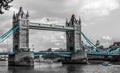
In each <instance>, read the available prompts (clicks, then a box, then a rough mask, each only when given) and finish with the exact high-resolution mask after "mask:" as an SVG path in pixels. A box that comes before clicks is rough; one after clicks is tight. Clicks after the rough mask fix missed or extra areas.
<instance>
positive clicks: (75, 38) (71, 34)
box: [66, 14, 82, 52]
mask: <svg viewBox="0 0 120 73" xmlns="http://www.w3.org/2000/svg"><path fill="white" fill-rule="evenodd" d="M66 26H69V27H74V30H73V31H72V30H71V31H67V32H66V38H67V50H68V51H71V52H76V51H82V48H81V35H80V34H81V20H80V18H79V20H77V19H76V18H75V15H74V14H73V15H72V17H71V19H70V21H69V22H68V21H66Z"/></svg>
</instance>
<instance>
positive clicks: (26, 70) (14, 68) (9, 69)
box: [8, 66, 34, 73]
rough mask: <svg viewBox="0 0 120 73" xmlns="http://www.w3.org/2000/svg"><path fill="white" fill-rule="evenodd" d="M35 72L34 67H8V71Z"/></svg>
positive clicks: (19, 72)
mask: <svg viewBox="0 0 120 73" xmlns="http://www.w3.org/2000/svg"><path fill="white" fill-rule="evenodd" d="M25 72H26V73H27V72H28V73H34V68H33V67H14V66H9V67H8V73H25Z"/></svg>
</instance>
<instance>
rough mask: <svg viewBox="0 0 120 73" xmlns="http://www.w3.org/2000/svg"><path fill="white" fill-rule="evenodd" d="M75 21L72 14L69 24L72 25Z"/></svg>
mask: <svg viewBox="0 0 120 73" xmlns="http://www.w3.org/2000/svg"><path fill="white" fill-rule="evenodd" d="M76 21H77V20H76V18H75V15H74V14H72V16H71V19H70V24H71V25H74V23H75V22H76Z"/></svg>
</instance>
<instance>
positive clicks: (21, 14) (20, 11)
mask: <svg viewBox="0 0 120 73" xmlns="http://www.w3.org/2000/svg"><path fill="white" fill-rule="evenodd" d="M24 14H25V13H24V11H23V8H22V7H20V9H19V12H18V17H21V18H22V17H23V15H24Z"/></svg>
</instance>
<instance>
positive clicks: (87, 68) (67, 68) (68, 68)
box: [0, 61, 120, 73]
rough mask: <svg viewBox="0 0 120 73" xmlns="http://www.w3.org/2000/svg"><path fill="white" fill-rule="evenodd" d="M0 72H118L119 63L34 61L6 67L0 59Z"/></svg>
mask: <svg viewBox="0 0 120 73" xmlns="http://www.w3.org/2000/svg"><path fill="white" fill-rule="evenodd" d="M0 73H120V65H118V64H117V65H111V66H102V65H101V64H97V63H96V64H87V65H83V64H82V65H81V64H72V65H68V64H67V65H62V64H43V63H37V62H35V65H34V68H29V67H8V66H7V61H0Z"/></svg>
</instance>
